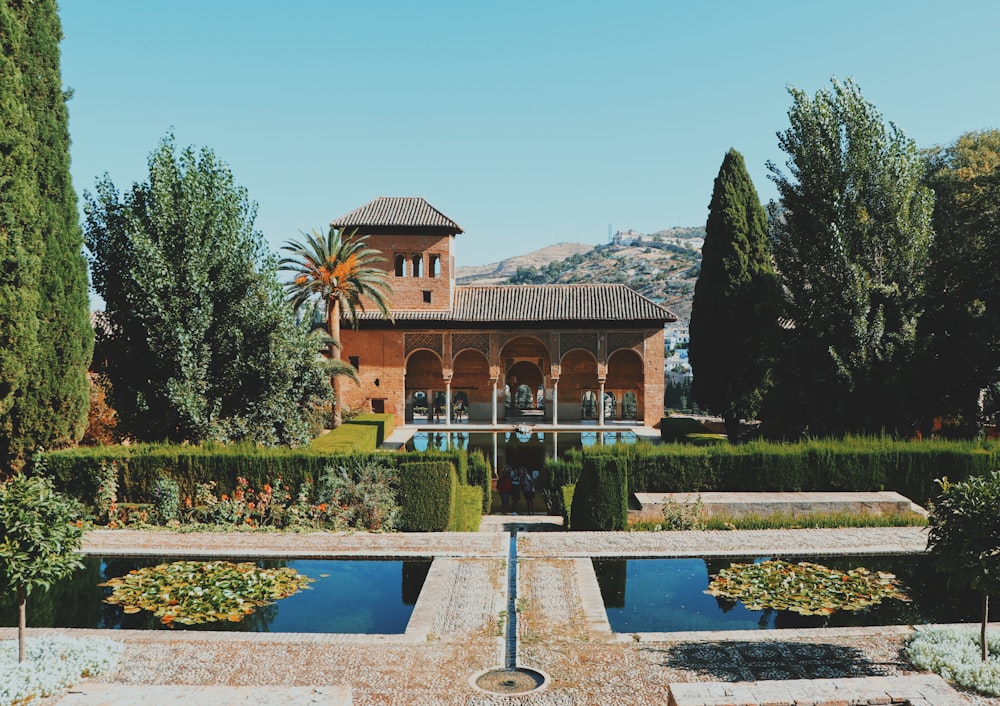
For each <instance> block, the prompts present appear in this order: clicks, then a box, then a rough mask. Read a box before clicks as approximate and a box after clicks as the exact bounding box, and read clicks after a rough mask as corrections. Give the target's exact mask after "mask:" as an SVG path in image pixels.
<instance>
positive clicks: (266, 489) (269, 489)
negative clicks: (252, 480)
mask: <svg viewBox="0 0 1000 706" xmlns="http://www.w3.org/2000/svg"><path fill="white" fill-rule="evenodd" d="M264 492H265V493H270V492H271V486H270V485H269V484H268V483H265V484H264Z"/></svg>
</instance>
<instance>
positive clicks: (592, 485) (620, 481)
mask: <svg viewBox="0 0 1000 706" xmlns="http://www.w3.org/2000/svg"><path fill="white" fill-rule="evenodd" d="M571 507H572V509H571V511H570V522H571V524H572V527H573V530H574V531H588V530H610V531H614V530H625V529H628V482H627V463H626V462H624V459H623V458H622V457H621V456H614V455H610V454H600V455H597V454H595V455H592V456H584V459H583V469H582V470H581V472H580V480H579V481H577V483H576V489H575V490H574V493H573V504H572V506H571Z"/></svg>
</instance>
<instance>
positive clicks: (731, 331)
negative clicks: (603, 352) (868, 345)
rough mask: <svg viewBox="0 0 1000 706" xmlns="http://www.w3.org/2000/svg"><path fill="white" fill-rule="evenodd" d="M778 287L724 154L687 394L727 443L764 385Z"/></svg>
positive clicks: (751, 192) (737, 163) (695, 313)
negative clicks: (718, 425)
mask: <svg viewBox="0 0 1000 706" xmlns="http://www.w3.org/2000/svg"><path fill="white" fill-rule="evenodd" d="M776 312H777V285H776V279H775V274H774V268H773V265H772V263H771V253H770V248H769V247H768V233H767V214H766V212H765V211H764V208H763V206H761V203H760V198H759V197H758V196H757V190H756V189H755V188H754V185H753V182H752V181H751V180H750V175H749V174H747V170H746V165H745V164H744V162H743V156H742V155H741V154H740V153H739V152H737V151H736V150H734V149H731V150H729V153H728V154H726V157H725V159H723V161H722V167H721V168H720V169H719V175H718V176H717V177H716V179H715V188H714V190H713V191H712V202H711V204H710V205H709V212H708V222H707V224H706V226H705V245H704V247H703V248H702V261H701V274H700V275H699V277H698V282H697V284H696V285H695V288H694V302H693V304H692V307H691V324H690V332H691V344H690V349H689V355H690V360H691V368H692V371H693V372H694V380H693V382H692V387H691V392H692V396H693V397H694V399H695V400H696V401H697V402H698V404H699V405H700V406H702V407H706V408H708V409H711V410H713V411H715V412H716V413H718V414H720V415H721V416H722V418H723V420H724V421H725V423H726V433H727V435H728V436H729V438H730V440H731V441H735V440H736V438H737V436H738V435H739V428H740V420H741V419H752V418H753V417H755V416H756V414H757V413H758V412H759V411H760V405H761V401H762V398H763V395H764V392H765V391H766V390H767V388H768V386H769V384H770V376H771V357H770V354H769V343H770V341H771V340H772V336H773V333H774V331H775V330H776V328H777V313H776Z"/></svg>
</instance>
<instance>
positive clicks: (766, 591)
mask: <svg viewBox="0 0 1000 706" xmlns="http://www.w3.org/2000/svg"><path fill="white" fill-rule="evenodd" d="M705 593H708V594H709V595H712V596H721V597H723V598H730V599H732V600H739V601H742V602H743V605H744V606H745V607H746V608H747V609H748V610H763V609H764V608H772V609H774V610H791V611H794V612H796V613H800V614H802V615H831V614H833V613H834V612H835V611H837V610H852V611H853V610H862V609H864V608H867V607H868V606H871V605H876V604H878V603H881V602H882V601H883V600H885V599H887V598H894V599H896V600H901V601H909V600H910V599H909V598H908V597H907V596H906V594H904V593H903V590H902V588H901V586H900V583H899V581H898V579H896V576H895V575H894V574H890V573H886V572H884V571H869V570H868V569H865V568H864V567H859V568H856V569H851V570H849V571H846V572H844V571H838V570H836V569H830V568H827V567H825V566H822V565H820V564H812V563H809V562H805V561H804V562H800V563H798V564H792V563H790V562H787V561H781V560H772V561H765V562H761V563H759V564H733V565H732V566H730V567H729V568H728V569H723V570H722V571H720V572H719V575H718V576H716V577H715V578H714V579H713V580H712V581H711V583H709V585H708V590H707V591H705Z"/></svg>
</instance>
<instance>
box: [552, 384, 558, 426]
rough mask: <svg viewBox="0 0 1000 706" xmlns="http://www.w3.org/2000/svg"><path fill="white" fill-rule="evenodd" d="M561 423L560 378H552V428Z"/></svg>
mask: <svg viewBox="0 0 1000 706" xmlns="http://www.w3.org/2000/svg"><path fill="white" fill-rule="evenodd" d="M558 423H559V378H552V426H555V425H557V424H558Z"/></svg>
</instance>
